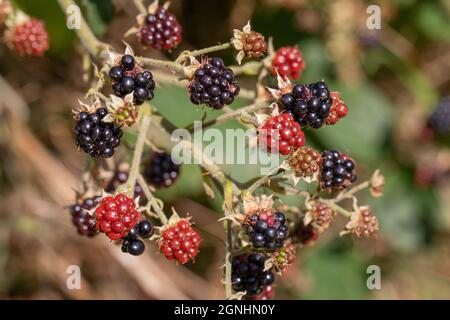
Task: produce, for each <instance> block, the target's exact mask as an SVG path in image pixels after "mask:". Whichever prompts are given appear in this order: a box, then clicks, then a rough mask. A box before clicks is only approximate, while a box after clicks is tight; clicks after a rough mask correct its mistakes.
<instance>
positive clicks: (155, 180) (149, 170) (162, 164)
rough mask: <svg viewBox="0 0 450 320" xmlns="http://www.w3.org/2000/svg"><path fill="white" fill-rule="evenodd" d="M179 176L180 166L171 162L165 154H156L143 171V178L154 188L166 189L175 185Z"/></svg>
mask: <svg viewBox="0 0 450 320" xmlns="http://www.w3.org/2000/svg"><path fill="white" fill-rule="evenodd" d="M179 174H180V165H178V164H175V163H174V162H173V161H172V157H171V156H170V154H167V153H156V154H154V155H153V158H152V159H151V161H150V162H149V163H148V164H147V165H146V167H145V169H144V177H145V179H146V180H147V182H148V183H150V184H152V185H153V186H155V187H156V188H167V187H170V186H171V185H173V184H174V183H175V181H176V180H177V178H178V176H179Z"/></svg>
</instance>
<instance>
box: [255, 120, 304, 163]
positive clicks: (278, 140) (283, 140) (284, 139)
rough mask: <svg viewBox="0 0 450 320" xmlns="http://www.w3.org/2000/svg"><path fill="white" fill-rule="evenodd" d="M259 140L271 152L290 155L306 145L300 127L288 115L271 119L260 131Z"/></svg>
mask: <svg viewBox="0 0 450 320" xmlns="http://www.w3.org/2000/svg"><path fill="white" fill-rule="evenodd" d="M259 140H260V143H263V144H265V145H266V146H267V149H268V151H269V152H275V151H278V152H279V153H280V154H282V155H288V154H290V153H291V152H292V151H294V150H295V149H297V148H300V147H302V146H303V145H304V144H305V135H304V134H303V131H302V129H301V128H300V125H299V124H298V123H297V122H295V121H294V118H292V116H291V115H290V114H288V113H283V114H280V115H278V116H275V117H271V118H269V119H268V120H267V121H266V122H265V123H264V125H263V126H262V127H261V128H260V130H259Z"/></svg>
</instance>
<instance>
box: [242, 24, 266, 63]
mask: <svg viewBox="0 0 450 320" xmlns="http://www.w3.org/2000/svg"><path fill="white" fill-rule="evenodd" d="M242 50H243V51H244V54H245V56H246V57H249V58H254V59H260V58H262V57H264V55H265V54H266V52H267V43H266V41H265V40H264V36H263V35H262V34H261V33H259V32H256V31H250V32H248V33H243V34H242Z"/></svg>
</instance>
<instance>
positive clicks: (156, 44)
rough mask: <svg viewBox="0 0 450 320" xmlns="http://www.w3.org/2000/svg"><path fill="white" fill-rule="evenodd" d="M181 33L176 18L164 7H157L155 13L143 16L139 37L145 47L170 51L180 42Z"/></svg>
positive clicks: (181, 29)
mask: <svg viewBox="0 0 450 320" xmlns="http://www.w3.org/2000/svg"><path fill="white" fill-rule="evenodd" d="M182 31H183V28H182V27H181V25H180V23H179V22H178V20H177V18H176V17H175V16H174V15H173V14H172V13H170V12H169V11H167V10H166V9H165V8H164V7H159V8H158V9H157V10H156V12H155V13H153V14H151V13H149V14H147V15H146V16H145V20H144V25H143V26H142V27H141V29H140V31H139V37H140V38H141V42H142V44H143V45H145V46H150V47H152V48H154V49H157V50H161V49H164V50H168V51H170V50H171V49H173V48H175V47H176V46H177V45H178V44H179V43H180V42H181V33H182Z"/></svg>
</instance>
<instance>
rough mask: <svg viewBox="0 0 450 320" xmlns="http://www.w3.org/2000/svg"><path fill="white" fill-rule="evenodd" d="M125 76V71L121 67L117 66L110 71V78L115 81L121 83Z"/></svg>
mask: <svg viewBox="0 0 450 320" xmlns="http://www.w3.org/2000/svg"><path fill="white" fill-rule="evenodd" d="M124 74H125V71H124V70H123V68H122V67H121V66H115V67H112V68H111V69H110V70H109V76H110V77H111V79H112V80H114V81H120V80H121V79H122V77H123V75H124Z"/></svg>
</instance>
